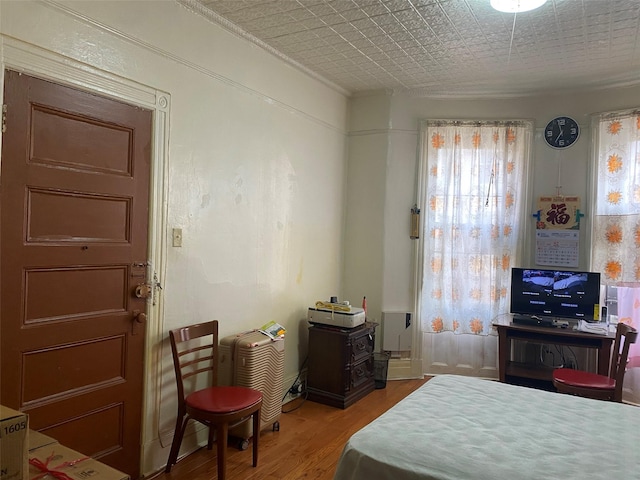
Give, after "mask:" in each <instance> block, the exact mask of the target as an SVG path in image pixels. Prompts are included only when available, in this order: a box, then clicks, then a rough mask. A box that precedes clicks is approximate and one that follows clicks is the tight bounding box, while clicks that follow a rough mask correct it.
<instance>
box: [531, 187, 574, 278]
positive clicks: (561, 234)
mask: <svg viewBox="0 0 640 480" xmlns="http://www.w3.org/2000/svg"><path fill="white" fill-rule="evenodd" d="M579 212H580V198H579V197H552V196H546V197H540V198H539V200H538V214H537V215H536V217H537V219H538V220H537V222H536V264H538V265H557V266H563V267H577V266H578V261H579V259H578V254H579V248H580V215H579Z"/></svg>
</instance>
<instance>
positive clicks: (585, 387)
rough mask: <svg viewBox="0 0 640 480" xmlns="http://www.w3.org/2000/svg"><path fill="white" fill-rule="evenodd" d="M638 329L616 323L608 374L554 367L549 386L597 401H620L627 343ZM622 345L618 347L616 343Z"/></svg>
mask: <svg viewBox="0 0 640 480" xmlns="http://www.w3.org/2000/svg"><path fill="white" fill-rule="evenodd" d="M637 337H638V332H637V331H636V330H635V329H634V328H633V327H631V326H629V325H626V324H624V323H618V327H617V328H616V340H615V342H614V344H613V358H612V359H611V364H610V366H609V376H605V375H598V374H595V373H590V372H585V371H582V370H573V369H571V368H556V369H555V370H554V371H553V385H554V387H556V389H557V390H558V392H560V393H570V394H573V395H579V396H581V397H589V398H595V399H597V400H611V401H614V402H622V382H623V381H624V373H625V370H626V368H627V359H628V357H629V346H630V345H631V344H632V343H635V341H636V338H637ZM621 345H622V349H621V348H620V346H621Z"/></svg>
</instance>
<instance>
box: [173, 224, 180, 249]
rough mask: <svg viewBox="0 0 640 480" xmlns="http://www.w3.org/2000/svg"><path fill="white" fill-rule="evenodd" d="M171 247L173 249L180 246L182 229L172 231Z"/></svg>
mask: <svg viewBox="0 0 640 480" xmlns="http://www.w3.org/2000/svg"><path fill="white" fill-rule="evenodd" d="M173 246H174V247H181V246H182V229H181V228H174V229H173Z"/></svg>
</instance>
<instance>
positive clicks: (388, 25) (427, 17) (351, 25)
mask: <svg viewBox="0 0 640 480" xmlns="http://www.w3.org/2000/svg"><path fill="white" fill-rule="evenodd" d="M178 1H179V2H180V3H181V4H183V5H185V6H186V7H188V8H190V9H192V10H194V11H196V12H197V13H199V14H201V15H203V16H205V17H206V18H208V19H210V20H211V21H213V22H216V23H218V24H220V25H222V26H224V27H225V28H227V29H228V30H231V31H233V32H235V33H236V34H238V35H241V36H243V37H245V38H248V39H249V40H251V41H252V42H254V43H256V44H258V45H260V46H262V47H263V48H265V49H266V50H268V51H270V52H271V53H273V54H275V55H277V56H279V57H281V58H283V59H285V60H286V61H288V62H291V63H292V64H294V65H296V66H297V67H299V68H301V69H303V70H305V71H307V72H308V73H310V74H312V75H313V76H315V77H317V78H319V79H322V80H323V81H325V82H326V83H328V84H329V85H332V86H334V87H337V88H338V89H340V90H341V91H344V92H345V93H347V94H353V93H357V92H362V91H369V90H380V89H392V90H393V91H396V92H398V91H403V92H410V93H411V94H415V95H420V96H448V95H455V96H466V95H478V94H479V95H521V94H540V93H541V92H546V91H552V92H565V91H566V92H568V91H571V90H572V89H589V88H597V87H601V86H616V85H629V84H637V83H640V0H548V1H547V3H546V4H545V5H543V6H542V7H541V8H539V9H537V10H534V11H530V12H526V13H520V14H509V13H500V12H497V11H495V10H493V9H492V8H491V6H490V5H489V0H178Z"/></svg>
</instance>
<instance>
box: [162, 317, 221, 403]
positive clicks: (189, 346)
mask: <svg viewBox="0 0 640 480" xmlns="http://www.w3.org/2000/svg"><path fill="white" fill-rule="evenodd" d="M169 339H170V342H171V353H172V355H173V366H174V369H175V372H176V380H177V387H178V402H180V403H182V404H184V399H185V397H186V396H187V394H188V392H186V390H187V389H186V388H185V385H186V380H187V379H189V378H191V380H190V383H193V384H194V385H196V384H197V383H198V382H201V383H202V382H206V383H207V385H200V386H199V388H202V387H204V386H215V385H217V384H218V321H217V320H211V321H209V322H205V323H199V324H196V325H189V326H186V327H181V328H176V329H174V330H171V331H170V332H169ZM198 340H202V341H200V342H198ZM205 376H206V377H208V378H203V377H205ZM192 377H193V378H192ZM194 388H198V387H197V386H195V387H194ZM182 408H183V407H182ZM181 411H182V410H181Z"/></svg>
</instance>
